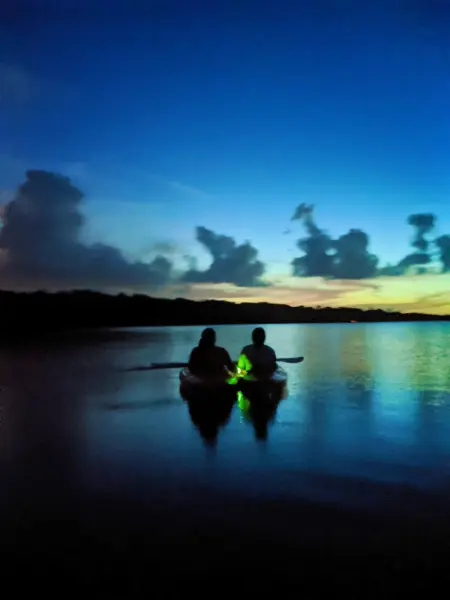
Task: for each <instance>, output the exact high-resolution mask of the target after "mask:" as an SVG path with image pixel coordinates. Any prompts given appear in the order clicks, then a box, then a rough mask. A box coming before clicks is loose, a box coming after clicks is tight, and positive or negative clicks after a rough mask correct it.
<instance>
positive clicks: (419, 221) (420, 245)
mask: <svg viewBox="0 0 450 600" xmlns="http://www.w3.org/2000/svg"><path fill="white" fill-rule="evenodd" d="M435 222H436V217H435V216H434V215H432V214H430V213H422V214H415V215H410V216H409V217H408V223H409V225H412V226H413V227H416V229H417V231H416V237H415V238H414V240H413V241H412V246H414V248H417V250H420V251H422V252H426V251H427V250H428V247H429V245H430V242H429V241H428V240H427V239H426V238H425V236H426V234H427V233H430V231H432V229H433V228H434V225H435Z"/></svg>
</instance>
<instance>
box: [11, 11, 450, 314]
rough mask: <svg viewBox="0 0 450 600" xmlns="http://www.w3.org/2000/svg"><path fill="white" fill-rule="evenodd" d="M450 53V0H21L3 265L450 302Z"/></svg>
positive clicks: (212, 286)
mask: <svg viewBox="0 0 450 600" xmlns="http://www.w3.org/2000/svg"><path fill="white" fill-rule="evenodd" d="M449 73H450V0H448V1H447V0H423V1H421V0H390V1H389V2H388V1H387V0H386V1H385V0H378V1H377V2H371V1H369V0H366V1H365V2H360V1H358V2H356V1H352V0H335V1H333V0H311V1H304V2H301V1H300V0H299V1H298V2H296V3H294V2H289V1H287V0H278V1H276V2H275V1H269V0H259V1H258V2H257V1H256V0H240V1H239V2H237V1H235V0H223V1H222V0H216V1H215V2H214V1H213V0H208V1H206V0H204V1H202V0H200V1H195V0H154V1H152V0H149V1H148V2H146V3H143V2H137V1H133V0H131V1H129V2H125V1H122V0H120V1H119V0H110V1H109V2H106V1H104V0H89V1H88V0H78V1H77V2H75V1H74V0H58V1H56V0H40V1H38V0H20V1H18V0H14V1H11V0H6V2H5V1H4V2H3V3H2V5H1V7H0V219H1V223H2V225H1V228H0V287H3V288H8V289H10V288H12V289H42V288H46V289H67V288H75V287H90V288H93V289H101V290H105V291H112V292H117V291H124V292H126V293H133V292H139V293H148V294H150V295H155V296H162V297H179V296H183V297H187V298H192V299H206V298H216V299H226V300H233V301H238V302H241V301H254V302H257V301H269V302H283V303H287V304H291V305H307V306H315V305H321V306H357V307H362V308H369V307H380V308H386V309H395V310H401V311H409V310H415V311H416V310H420V311H423V312H430V313H438V314H439V313H442V314H443V313H450V256H449V254H450V238H448V237H446V236H448V235H450V202H449V192H450V169H449V165H448V149H449V142H450V121H449V119H448V106H449V105H450V78H449ZM29 171H31V173H28V175H27V172H29ZM61 177H65V178H68V179H61ZM19 186H22V187H21V188H20V189H19ZM78 191H80V192H81V193H80V194H78ZM411 215H413V218H412V222H411V219H410V217H411ZM414 215H416V217H414ZM417 215H419V216H418V217H417ZM349 232H351V233H349ZM347 234H348V235H347Z"/></svg>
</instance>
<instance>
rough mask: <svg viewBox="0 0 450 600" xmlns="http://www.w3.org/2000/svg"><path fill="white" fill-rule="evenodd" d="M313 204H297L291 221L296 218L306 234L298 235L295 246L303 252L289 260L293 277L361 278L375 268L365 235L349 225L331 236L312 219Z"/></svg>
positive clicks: (370, 274) (375, 261)
mask: <svg viewBox="0 0 450 600" xmlns="http://www.w3.org/2000/svg"><path fill="white" fill-rule="evenodd" d="M313 210H314V206H313V205H307V204H305V203H302V204H300V205H299V206H297V208H296V209H295V212H294V215H293V217H292V219H291V220H292V221H297V220H300V221H302V222H303V225H304V227H305V229H306V232H307V234H308V237H306V238H302V239H299V240H298V241H297V247H298V248H299V249H300V250H302V251H303V252H304V255H303V256H300V257H297V258H295V259H294V260H293V261H292V271H293V274H294V275H295V276H297V277H302V276H303V277H333V278H339V279H365V278H369V277H373V276H374V275H375V274H376V271H377V264H378V258H377V257H376V256H375V255H374V254H371V253H370V252H369V250H368V248H369V236H368V235H367V234H366V233H365V232H364V231H362V230H360V229H350V231H349V232H348V233H346V234H344V235H341V236H340V237H339V238H338V239H337V240H333V239H332V238H331V237H330V236H329V235H328V234H327V233H326V232H325V231H323V230H322V229H320V227H318V226H317V224H316V222H315V221H314V217H313Z"/></svg>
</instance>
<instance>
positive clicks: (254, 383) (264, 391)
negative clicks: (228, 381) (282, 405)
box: [238, 366, 288, 401]
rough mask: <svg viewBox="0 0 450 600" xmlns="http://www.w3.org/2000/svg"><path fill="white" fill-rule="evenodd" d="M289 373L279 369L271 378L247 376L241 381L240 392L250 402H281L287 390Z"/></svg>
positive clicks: (239, 383)
mask: <svg viewBox="0 0 450 600" xmlns="http://www.w3.org/2000/svg"><path fill="white" fill-rule="evenodd" d="M287 378H288V376H287V373H286V371H285V370H284V369H283V368H281V367H279V366H278V367H277V369H276V371H275V372H274V373H273V374H272V375H271V376H269V377H254V376H251V375H250V376H245V377H242V378H240V379H239V382H238V388H239V391H240V392H242V393H243V394H244V396H245V397H246V398H248V399H249V400H250V401H252V400H253V401H263V400H280V399H281V398H282V397H283V395H284V394H285V391H286V388H287Z"/></svg>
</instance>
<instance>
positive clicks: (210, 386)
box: [179, 367, 237, 400]
mask: <svg viewBox="0 0 450 600" xmlns="http://www.w3.org/2000/svg"><path fill="white" fill-rule="evenodd" d="M179 377H180V393H181V395H182V396H183V398H185V399H188V400H194V399H197V398H198V399H199V400H203V399H216V400H220V399H223V400H229V399H231V398H235V397H236V392H237V387H236V386H235V385H230V384H228V383H227V380H226V379H224V378H201V377H197V376H196V375H194V374H193V373H191V372H190V371H189V369H188V368H187V367H185V368H184V369H182V370H181V371H180V376H179Z"/></svg>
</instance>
